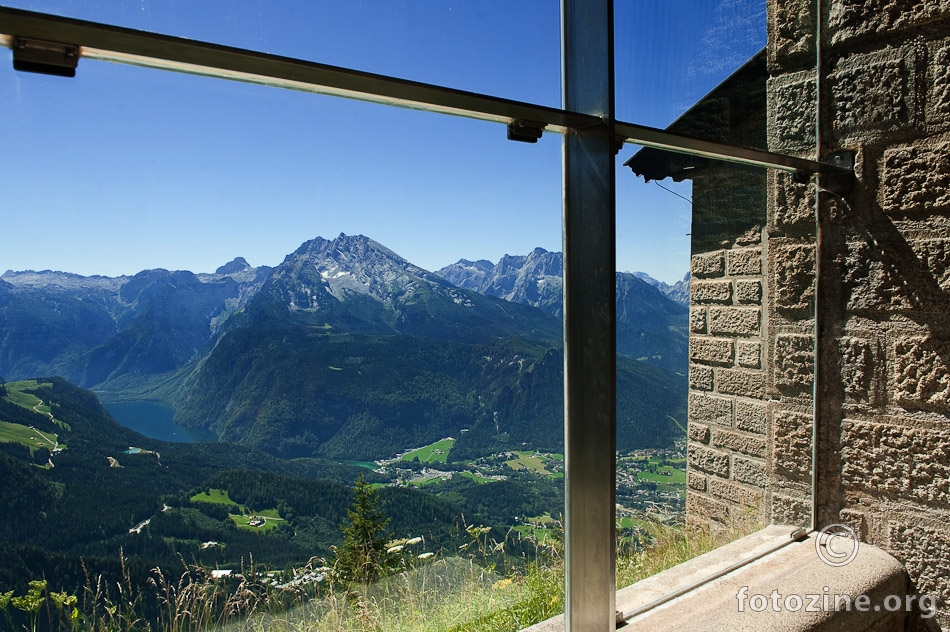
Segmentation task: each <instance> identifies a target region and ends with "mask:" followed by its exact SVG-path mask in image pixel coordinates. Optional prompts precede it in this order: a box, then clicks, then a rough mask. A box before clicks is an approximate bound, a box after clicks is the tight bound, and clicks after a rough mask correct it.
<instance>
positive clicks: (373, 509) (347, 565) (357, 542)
mask: <svg viewBox="0 0 950 632" xmlns="http://www.w3.org/2000/svg"><path fill="white" fill-rule="evenodd" d="M353 496H354V498H353V506H352V509H347V510H346V515H347V518H349V524H346V525H340V530H341V531H342V532H343V544H342V545H341V546H340V548H339V549H337V556H336V569H337V572H339V573H340V576H341V577H342V578H343V579H344V580H345V581H348V582H359V583H360V584H363V585H364V586H366V585H369V584H371V583H372V582H374V581H376V580H377V579H379V578H380V577H384V576H385V575H388V574H389V573H391V572H392V571H393V570H394V569H395V568H396V566H397V561H398V559H399V558H398V556H397V555H396V554H395V553H390V552H389V551H388V544H389V542H390V534H389V532H388V531H387V530H386V527H387V526H388V525H389V518H388V517H386V516H384V515H383V513H382V512H381V511H379V508H378V507H377V503H378V501H379V498H378V494H377V493H376V490H375V489H373V488H372V486H370V484H369V483H367V482H366V480H365V479H364V478H363V475H362V474H360V477H359V478H358V479H357V480H356V485H355V486H354V487H353Z"/></svg>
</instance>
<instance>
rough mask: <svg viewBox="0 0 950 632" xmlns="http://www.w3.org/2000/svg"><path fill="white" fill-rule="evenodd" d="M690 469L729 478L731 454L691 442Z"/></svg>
mask: <svg viewBox="0 0 950 632" xmlns="http://www.w3.org/2000/svg"><path fill="white" fill-rule="evenodd" d="M687 455H688V457H689V469H690V470H694V471H695V470H699V471H701V472H706V473H707V474H714V475H715V476H719V477H721V478H729V455H728V454H727V453H725V452H720V451H718V450H713V449H711V448H707V447H705V446H701V445H694V444H691V445H690V446H689V447H688V449H687Z"/></svg>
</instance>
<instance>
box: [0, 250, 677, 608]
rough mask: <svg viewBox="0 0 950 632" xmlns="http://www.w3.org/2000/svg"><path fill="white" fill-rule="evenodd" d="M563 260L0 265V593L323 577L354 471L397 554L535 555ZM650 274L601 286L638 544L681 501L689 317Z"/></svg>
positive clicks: (558, 502)
mask: <svg viewBox="0 0 950 632" xmlns="http://www.w3.org/2000/svg"><path fill="white" fill-rule="evenodd" d="M560 265H561V264H560V254H559V253H550V252H546V251H543V250H541V249H536V250H535V251H533V252H532V253H530V254H529V255H527V256H524V257H514V256H512V257H507V256H506V257H505V258H504V259H503V260H502V261H500V262H499V263H498V264H491V263H490V262H485V261H480V262H475V263H471V262H464V260H463V261H460V262H459V264H455V265H454V266H450V267H449V268H446V269H443V270H441V271H439V274H435V273H432V272H428V271H426V270H423V269H421V268H419V267H417V266H414V265H413V264H412V263H410V262H408V261H406V260H404V259H402V258H401V257H399V256H398V255H397V254H395V253H394V252H392V251H390V250H388V249H387V248H385V247H384V246H382V245H381V244H379V243H377V242H375V241H373V240H372V239H370V238H368V237H365V236H361V235H356V236H347V235H340V236H339V237H337V238H335V239H332V240H328V239H322V238H319V237H318V238H315V239H312V240H309V241H307V242H304V243H303V244H301V246H300V247H299V248H298V249H297V250H296V251H295V252H293V253H291V254H289V255H287V257H285V259H284V261H283V262H282V263H281V264H280V265H278V266H275V267H268V266H260V267H257V268H255V267H252V266H250V265H249V264H248V263H247V262H246V261H245V260H243V259H241V258H237V259H235V260H234V261H232V262H231V263H229V264H227V265H224V266H221V267H220V268H219V269H218V270H217V271H216V272H215V273H213V274H193V273H191V272H187V271H168V270H163V269H156V270H145V271H142V272H140V273H138V274H136V275H133V276H128V277H118V278H106V277H79V276H77V275H71V274H68V273H64V272H50V271H44V272H33V271H25V272H10V271H8V272H6V273H4V274H3V275H2V277H0V375H3V376H4V378H6V379H7V380H9V381H7V382H4V381H3V380H0V476H2V480H4V481H5V482H6V483H7V484H5V485H4V486H0V508H2V509H3V510H4V511H3V514H2V518H0V542H3V547H0V592H3V591H4V590H11V589H15V590H17V591H19V593H23V592H24V591H25V590H27V587H26V582H27V581H29V579H30V578H35V577H39V576H43V577H46V578H48V579H49V581H50V582H51V583H50V587H51V589H54V590H66V591H68V592H70V593H73V594H75V593H76V591H79V590H81V587H82V586H83V583H84V582H87V581H88V577H89V576H90V573H92V574H93V575H98V574H101V575H102V576H103V577H107V578H109V579H110V581H113V582H114V581H117V580H119V579H121V578H122V576H123V573H129V576H130V577H131V578H134V579H131V580H130V581H132V582H133V584H134V586H133V588H134V589H135V590H140V591H145V592H148V591H149V590H151V589H150V588H149V584H148V580H149V578H150V577H152V578H153V579H154V575H153V574H152V572H153V571H152V569H161V571H162V572H165V573H168V574H169V576H170V577H174V576H176V575H177V574H180V572H181V568H182V563H183V562H184V563H185V564H187V565H190V567H192V568H195V569H204V571H203V572H205V571H207V572H210V570H209V569H216V570H217V571H219V572H221V573H224V572H225V571H228V570H230V571H234V572H235V573H236V572H237V571H239V570H241V569H247V568H248V567H249V566H250V565H251V564H253V567H254V569H255V571H254V573H256V575H255V576H258V577H261V578H269V579H268V581H273V582H277V581H278V576H279V577H280V581H281V582H283V583H282V584H281V585H290V584H291V583H292V582H295V581H298V580H299V581H304V580H303V579H301V578H309V579H307V580H306V582H309V583H310V584H316V583H319V581H322V579H323V578H324V577H326V574H327V570H326V569H327V567H332V565H333V563H334V559H335V555H336V551H337V550H338V547H339V546H340V545H341V540H342V532H341V525H344V524H345V523H346V522H347V520H348V516H349V513H348V512H349V508H350V506H351V503H353V502H354V482H355V481H357V480H358V479H359V478H360V477H361V476H362V477H363V478H364V479H365V481H366V483H368V484H369V485H370V486H371V488H372V489H375V490H376V491H377V493H378V509H379V511H380V512H381V515H384V516H385V517H386V518H387V519H388V523H387V526H386V530H387V532H388V534H389V537H390V538H391V540H392V542H393V543H394V544H393V547H399V546H405V544H407V543H409V542H413V543H419V544H418V545H413V546H416V547H417V548H419V550H418V551H415V549H413V548H411V547H410V548H406V549H405V551H406V553H405V554H406V555H407V556H409V554H410V551H412V555H417V556H419V557H411V556H410V557H407V558H406V559H407V560H410V558H411V560H417V559H429V556H431V557H435V558H438V559H440V560H450V559H454V558H455V557H456V556H459V555H463V553H464V552H465V551H470V550H471V549H469V548H468V547H471V546H472V545H473V538H475V540H479V538H480V540H479V541H480V542H481V543H480V544H479V545H478V546H479V547H481V548H482V549H483V550H484V551H485V552H486V553H487V552H488V551H489V550H490V551H491V552H490V554H489V555H487V557H486V558H485V559H483V560H481V563H484V564H486V565H487V566H489V567H492V566H494V565H496V564H501V565H512V566H511V567H512V568H519V566H524V565H525V564H528V563H530V561H531V560H532V559H533V557H534V556H535V555H536V554H537V552H538V550H539V547H543V546H546V545H543V544H542V543H543V542H556V540H557V537H558V536H557V534H558V530H559V528H560V526H559V519H560V516H561V514H562V511H563V506H564V491H563V490H564V470H565V463H564V441H563V436H562V434H563V433H562V427H563V397H564V389H563V366H564V359H563V351H562V343H561V336H562V331H561V329H562V326H561V320H560V318H561V313H560V311H561V308H560V287H561V285H560ZM643 276H645V275H643ZM645 278H646V279H647V280H644V279H643V278H640V277H638V276H636V275H634V274H629V273H618V274H617V310H618V312H617V323H618V325H617V342H618V346H617V365H616V366H617V384H616V392H617V399H616V412H617V438H616V445H617V463H618V470H617V495H616V499H617V516H618V525H617V533H618V537H619V538H620V540H619V543H624V544H631V545H632V546H633V547H634V548H636V547H637V546H641V545H642V543H643V542H646V541H648V540H649V539H650V538H651V537H653V534H654V533H655V532H656V530H657V529H658V528H660V527H662V525H673V526H674V527H675V526H676V525H679V524H681V522H682V521H681V516H682V514H683V511H684V504H685V503H684V497H685V419H686V393H687V375H686V373H687V372H686V364H687V362H686V350H687V339H688V338H687V320H688V310H687V308H686V307H685V306H683V305H682V303H680V302H677V300H678V299H677V300H673V299H672V298H670V297H676V296H681V294H682V286H681V285H678V286H661V285H659V284H658V282H657V283H650V282H648V281H652V280H651V279H649V277H645ZM683 283H686V280H684V282H683ZM661 290H662V291H661ZM667 294H669V296H668V295H667ZM38 376H47V377H38ZM473 534H474V535H473ZM399 542H402V543H405V544H395V543H399ZM488 542H493V543H495V544H493V545H492V547H488V546H487V543H488ZM423 543H424V544H423ZM399 550H402V549H399ZM464 554H466V555H467V553H464ZM423 555H425V556H427V557H425V558H422V557H421V556H423ZM252 560H253V562H252ZM315 569H324V570H315ZM318 578H319V579H318ZM275 585H276V584H275ZM19 593H18V594H19ZM149 616H151V615H149Z"/></svg>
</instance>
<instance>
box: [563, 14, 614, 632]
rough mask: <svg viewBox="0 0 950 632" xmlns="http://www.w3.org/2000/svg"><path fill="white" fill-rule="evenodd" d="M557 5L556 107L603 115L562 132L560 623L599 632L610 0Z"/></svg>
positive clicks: (609, 214)
mask: <svg viewBox="0 0 950 632" xmlns="http://www.w3.org/2000/svg"><path fill="white" fill-rule="evenodd" d="M561 10H562V14H561V28H562V34H561V35H562V37H561V46H562V51H561V58H562V71H563V84H562V89H563V101H564V108H565V109H566V110H569V111H572V112H578V113H582V114H590V115H594V116H598V117H601V120H602V121H603V122H602V123H601V124H599V125H595V126H592V127H589V128H584V129H570V130H569V131H568V133H567V134H566V135H565V140H564V173H563V183H564V443H565V466H566V467H565V482H564V485H565V540H566V541H565V544H566V577H565V582H566V597H565V600H566V603H565V622H566V628H567V630H569V631H571V632H587V631H597V632H601V631H603V630H614V629H615V628H616V621H615V614H614V610H615V590H616V587H615V584H614V581H615V580H614V572H615V560H614V555H615V548H614V547H615V544H614V543H615V537H616V525H615V514H616V507H615V500H614V492H615V488H616V402H615V395H616V388H617V387H616V355H615V353H616V330H615V325H616V322H615V321H616V305H615V302H616V289H615V286H616V241H615V220H614V207H615V202H616V191H615V178H616V171H615V165H614V143H615V138H614V133H613V132H614V129H613V126H614V87H613V3H612V1H611V0H562V5H561Z"/></svg>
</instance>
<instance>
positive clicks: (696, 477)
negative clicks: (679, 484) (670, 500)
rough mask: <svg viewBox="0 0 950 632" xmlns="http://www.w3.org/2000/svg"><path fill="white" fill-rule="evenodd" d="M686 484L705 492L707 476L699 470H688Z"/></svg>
mask: <svg viewBox="0 0 950 632" xmlns="http://www.w3.org/2000/svg"><path fill="white" fill-rule="evenodd" d="M686 486H687V487H689V488H690V489H694V490H696V491H697V492H704V491H706V477H705V476H703V475H702V474H699V473H697V472H687V473H686Z"/></svg>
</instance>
